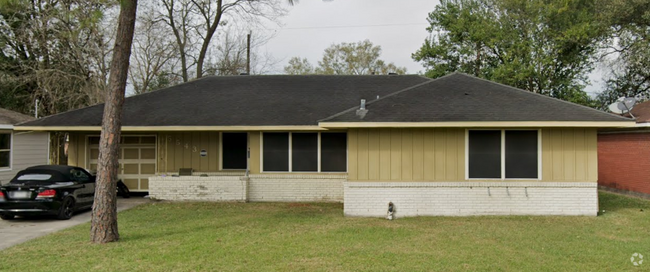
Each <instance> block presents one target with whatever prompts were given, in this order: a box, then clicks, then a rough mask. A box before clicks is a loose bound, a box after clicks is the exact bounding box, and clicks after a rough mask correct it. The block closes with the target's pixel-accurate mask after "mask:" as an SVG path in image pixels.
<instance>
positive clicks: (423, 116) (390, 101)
mask: <svg viewBox="0 0 650 272" xmlns="http://www.w3.org/2000/svg"><path fill="white" fill-rule="evenodd" d="M367 109H368V112H367V114H366V115H365V117H364V118H363V119H361V118H360V117H358V116H357V115H356V108H355V109H349V110H348V111H346V112H344V113H340V114H338V115H335V116H331V117H329V118H325V119H324V120H322V122H457V121H631V119H627V118H623V117H620V116H618V115H613V114H609V113H606V112H602V111H599V110H595V109H592V108H588V107H584V106H580V105H576V104H573V103H569V102H566V101H562V100H559V99H554V98H550V97H547V96H543V95H539V94H535V93H531V92H528V91H524V90H520V89H517V88H513V87H510V86H506V85H502V84H499V83H495V82H491V81H488V80H484V79H480V78H476V77H473V76H469V75H466V74H461V73H454V74H450V75H447V76H444V77H441V78H438V79H435V80H432V81H429V82H427V83H424V84H420V86H416V87H414V88H410V89H407V90H403V91H401V92H398V93H395V94H393V95H390V96H385V97H383V98H380V99H379V100H376V101H370V102H369V103H368V104H367Z"/></svg>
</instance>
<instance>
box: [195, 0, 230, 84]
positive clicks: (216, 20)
mask: <svg viewBox="0 0 650 272" xmlns="http://www.w3.org/2000/svg"><path fill="white" fill-rule="evenodd" d="M222 14H223V6H222V1H221V0H218V1H217V14H216V15H215V17H214V21H212V24H211V25H210V27H208V29H207V32H206V33H205V38H204V39H203V44H202V45H201V51H199V58H198V61H197V62H196V78H201V77H203V62H205V56H206V55H207V53H208V47H209V46H210V41H211V40H212V36H214V33H215V32H216V31H217V27H219V23H220V22H221V15H222Z"/></svg>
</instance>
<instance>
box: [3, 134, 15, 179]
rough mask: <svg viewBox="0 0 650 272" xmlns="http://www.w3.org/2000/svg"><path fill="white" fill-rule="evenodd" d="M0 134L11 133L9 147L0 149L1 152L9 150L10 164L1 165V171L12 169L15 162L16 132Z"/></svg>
mask: <svg viewBox="0 0 650 272" xmlns="http://www.w3.org/2000/svg"><path fill="white" fill-rule="evenodd" d="M0 134H6V135H9V149H0V152H9V165H8V166H0V171H11V169H12V166H13V163H14V160H13V158H14V152H13V150H14V133H13V132H12V131H6V132H0Z"/></svg>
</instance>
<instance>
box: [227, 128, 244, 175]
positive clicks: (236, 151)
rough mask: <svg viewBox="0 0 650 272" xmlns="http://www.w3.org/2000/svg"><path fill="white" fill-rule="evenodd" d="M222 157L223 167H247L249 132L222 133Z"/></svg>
mask: <svg viewBox="0 0 650 272" xmlns="http://www.w3.org/2000/svg"><path fill="white" fill-rule="evenodd" d="M221 137H222V139H221V146H222V148H223V149H222V151H221V159H222V160H223V162H222V168H223V169H246V161H247V158H246V157H247V153H248V134H247V133H225V132H224V133H222V134H221Z"/></svg>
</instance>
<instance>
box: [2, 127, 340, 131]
mask: <svg viewBox="0 0 650 272" xmlns="http://www.w3.org/2000/svg"><path fill="white" fill-rule="evenodd" d="M14 130H17V131H101V130H102V127H101V126H15V127H14ZM319 130H328V129H327V128H323V127H319V126H122V131H123V132H138V131H156V132H157V131H319Z"/></svg>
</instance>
